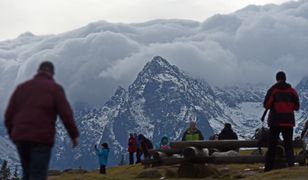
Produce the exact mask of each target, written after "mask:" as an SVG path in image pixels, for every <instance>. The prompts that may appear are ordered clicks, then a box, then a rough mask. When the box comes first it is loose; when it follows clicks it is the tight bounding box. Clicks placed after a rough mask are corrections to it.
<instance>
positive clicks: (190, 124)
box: [189, 121, 197, 130]
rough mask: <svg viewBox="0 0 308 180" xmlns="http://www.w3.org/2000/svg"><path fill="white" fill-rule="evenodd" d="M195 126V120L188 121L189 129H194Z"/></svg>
mask: <svg viewBox="0 0 308 180" xmlns="http://www.w3.org/2000/svg"><path fill="white" fill-rule="evenodd" d="M196 126H197V124H196V122H195V121H190V123H189V127H190V129H192V130H195V129H196Z"/></svg>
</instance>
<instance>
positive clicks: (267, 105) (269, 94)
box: [263, 88, 274, 109]
mask: <svg viewBox="0 0 308 180" xmlns="http://www.w3.org/2000/svg"><path fill="white" fill-rule="evenodd" d="M272 93H273V88H270V89H269V90H268V91H267V93H266V96H265V98H264V101H263V107H264V108H265V109H270V108H271V107H272V104H273V101H274V98H273V96H272Z"/></svg>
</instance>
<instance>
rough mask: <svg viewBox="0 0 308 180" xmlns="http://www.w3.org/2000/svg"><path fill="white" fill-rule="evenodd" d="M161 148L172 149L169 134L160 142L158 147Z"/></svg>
mask: <svg viewBox="0 0 308 180" xmlns="http://www.w3.org/2000/svg"><path fill="white" fill-rule="evenodd" d="M156 149H159V150H168V149H171V147H170V145H169V138H168V137H167V136H163V137H162V138H161V140H160V143H159V144H158V146H157V148H156Z"/></svg>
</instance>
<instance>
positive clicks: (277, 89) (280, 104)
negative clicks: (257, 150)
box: [263, 71, 300, 171]
mask: <svg viewBox="0 0 308 180" xmlns="http://www.w3.org/2000/svg"><path fill="white" fill-rule="evenodd" d="M276 80H277V83H276V84H274V85H273V86H272V87H271V88H270V89H269V90H268V91H267V94H266V96H265V99H264V103H263V106H264V108H265V109H266V110H267V109H269V110H270V112H269V116H268V126H269V128H270V130H269V140H268V151H267V153H266V157H265V169H264V171H270V170H272V169H273V164H274V160H275V153H276V152H275V150H276V144H277V141H278V138H279V134H280V133H282V137H283V140H284V146H285V155H286V159H287V162H288V166H289V167H292V166H294V152H293V144H292V141H293V127H294V126H295V117H294V111H297V110H299V106H300V105H299V98H298V95H297V92H296V90H295V89H294V88H292V87H291V85H290V84H288V83H286V74H285V73H284V72H282V71H280V72H278V73H277V74H276Z"/></svg>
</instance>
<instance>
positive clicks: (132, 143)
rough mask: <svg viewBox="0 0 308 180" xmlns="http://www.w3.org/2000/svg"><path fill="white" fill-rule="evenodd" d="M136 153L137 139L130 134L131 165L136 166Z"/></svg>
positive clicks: (129, 151)
mask: <svg viewBox="0 0 308 180" xmlns="http://www.w3.org/2000/svg"><path fill="white" fill-rule="evenodd" d="M136 151H137V144H136V139H135V137H134V135H133V134H129V139H128V153H129V164H134V153H135V152H136Z"/></svg>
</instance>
